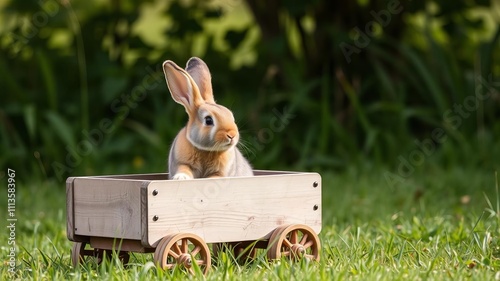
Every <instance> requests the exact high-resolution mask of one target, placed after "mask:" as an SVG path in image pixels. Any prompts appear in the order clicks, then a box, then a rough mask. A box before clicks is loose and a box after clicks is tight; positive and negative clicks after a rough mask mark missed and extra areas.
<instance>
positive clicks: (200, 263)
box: [196, 260, 207, 265]
mask: <svg viewBox="0 0 500 281" xmlns="http://www.w3.org/2000/svg"><path fill="white" fill-rule="evenodd" d="M196 264H198V265H205V264H207V262H206V261H204V260H196Z"/></svg>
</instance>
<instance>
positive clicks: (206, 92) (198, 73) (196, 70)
mask: <svg viewBox="0 0 500 281" xmlns="http://www.w3.org/2000/svg"><path fill="white" fill-rule="evenodd" d="M186 71H187V72H188V73H189V75H191V77H193V80H194V82H195V83H196V85H198V88H199V89H200V94H201V97H202V98H203V100H205V102H207V103H215V100H214V93H213V91H212V76H211V75H210V70H208V66H207V64H206V63H205V62H204V61H203V60H201V59H200V58H197V57H192V58H190V59H189V60H188V62H187V63H186Z"/></svg>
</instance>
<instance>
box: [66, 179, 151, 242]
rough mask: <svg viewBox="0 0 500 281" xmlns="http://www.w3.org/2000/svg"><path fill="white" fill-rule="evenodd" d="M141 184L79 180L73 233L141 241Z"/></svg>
mask: <svg viewBox="0 0 500 281" xmlns="http://www.w3.org/2000/svg"><path fill="white" fill-rule="evenodd" d="M141 186H143V182H142V181H126V180H117V179H102V178H84V177H82V178H76V179H75V180H74V184H73V209H74V233H75V234H76V235H82V236H99V237H118V238H122V239H132V240H141Z"/></svg>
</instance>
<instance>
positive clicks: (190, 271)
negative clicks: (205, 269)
mask: <svg viewBox="0 0 500 281" xmlns="http://www.w3.org/2000/svg"><path fill="white" fill-rule="evenodd" d="M187 270H188V272H189V274H191V275H194V270H193V268H192V267H190V268H188V269H187Z"/></svg>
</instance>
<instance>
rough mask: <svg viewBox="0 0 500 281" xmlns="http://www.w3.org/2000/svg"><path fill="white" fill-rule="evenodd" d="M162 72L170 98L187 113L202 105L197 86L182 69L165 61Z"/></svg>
mask: <svg viewBox="0 0 500 281" xmlns="http://www.w3.org/2000/svg"><path fill="white" fill-rule="evenodd" d="M163 72H164V73H165V79H166V80H167V86H168V89H169V90H170V94H172V98H173V99H174V100H175V101H176V102H177V103H180V104H182V105H184V107H185V108H186V111H187V112H188V113H190V112H193V111H195V110H196V108H197V107H198V106H200V105H201V104H202V103H203V98H202V97H201V95H200V90H199V89H198V86H197V85H196V83H195V82H194V80H193V79H192V78H191V76H190V75H189V74H188V73H187V72H186V71H185V70H184V69H182V68H180V67H179V66H178V65H177V64H175V63H174V62H173V61H170V60H167V61H165V62H164V63H163Z"/></svg>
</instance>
